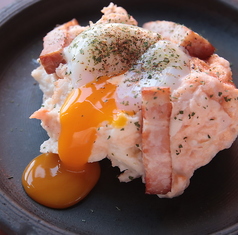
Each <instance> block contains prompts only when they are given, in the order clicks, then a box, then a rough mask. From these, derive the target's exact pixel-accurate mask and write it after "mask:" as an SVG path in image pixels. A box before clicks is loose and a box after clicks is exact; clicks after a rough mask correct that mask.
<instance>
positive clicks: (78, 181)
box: [22, 77, 126, 208]
mask: <svg viewBox="0 0 238 235" xmlns="http://www.w3.org/2000/svg"><path fill="white" fill-rule="evenodd" d="M108 79H109V78H108V77H100V78H99V79H97V80H96V81H94V82H92V83H89V84H87V85H85V86H83V87H81V88H79V89H75V90H73V91H72V93H71V94H70V95H69V97H68V98H67V100H66V101H65V103H64V105H63V106H62V108H61V112H60V123H61V133H60V137H59V140H58V151H59V155H57V154H52V153H49V154H42V155H40V156H38V157H36V158H35V159H34V160H33V161H32V162H31V163H30V164H29V165H28V166H27V167H26V169H25V171H24V173H23V176H22V184H23V187H24V189H25V191H26V192H27V194H28V195H29V196H30V197H32V198H33V199H34V200H35V201H37V202H39V203H40V204H42V205H45V206H48V207H52V208H66V207H69V206H72V205H74V204H76V203H77V202H79V201H80V200H81V199H83V198H84V197H85V196H86V195H87V194H88V193H89V192H90V191H91V189H92V188H93V187H94V185H95V184H96V182H97V181H98V179H99V176H100V167H99V163H87V162H88V158H89V156H90V154H91V150H92V147H93V143H94V141H95V140H96V137H97V136H96V131H97V128H98V127H99V125H100V124H101V123H102V122H108V123H112V124H113V125H114V126H115V127H120V126H123V125H125V123H126V117H125V115H123V114H122V113H120V114H119V115H117V114H118V113H117V112H118V110H117V107H116V102H115V99H114V93H115V90H116V86H115V85H113V84H110V83H108V82H107V80H108Z"/></svg>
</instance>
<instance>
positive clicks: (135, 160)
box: [31, 3, 238, 198]
mask: <svg viewBox="0 0 238 235" xmlns="http://www.w3.org/2000/svg"><path fill="white" fill-rule="evenodd" d="M102 13H103V15H102V17H101V19H100V20H98V21H97V22H96V23H92V22H90V23H89V25H88V26H85V27H84V26H80V25H79V24H78V22H77V21H76V20H75V19H74V20H72V21H70V22H67V23H65V24H63V25H60V26H58V27H56V28H55V29H53V30H52V31H51V32H49V33H48V34H47V35H46V36H45V38H44V48H43V50H42V52H41V54H40V57H39V60H38V61H39V63H40V66H39V67H38V68H37V69H35V70H34V71H33V72H32V76H33V77H34V78H35V80H36V81H38V82H39V86H40V89H41V90H42V91H43V104H42V106H41V108H40V109H39V110H37V111H36V112H35V113H34V114H32V116H31V118H37V119H40V120H41V121H42V127H43V128H44V129H45V130H46V131H47V133H48V135H49V139H48V140H47V141H45V142H44V143H43V144H42V145H41V152H42V153H55V154H59V157H60V159H61V161H62V162H63V163H64V164H65V165H67V166H69V167H72V168H74V167H75V169H77V167H78V168H80V166H81V165H82V164H85V163H87V162H98V161H100V160H102V159H104V158H106V157H107V158H108V159H110V160H111V163H112V165H113V166H117V167H119V169H120V171H121V174H120V176H119V180H120V181H121V182H129V181H131V180H133V179H135V178H138V177H142V180H143V182H144V183H145V187H146V193H148V194H157V195H158V196H159V197H169V198H172V197H175V196H178V195H180V194H182V193H183V192H184V190H185V189H186V188H187V186H188V185H189V181H190V178H191V177H192V175H193V173H194V171H195V170H196V169H197V168H199V167H201V166H203V165H206V164H207V163H209V162H210V161H211V160H212V158H213V157H214V156H215V155H216V154H217V153H218V152H219V151H221V150H223V149H225V148H229V147H230V146H231V144H232V143H233V141H234V140H235V139H236V137H237V133H238V122H237V120H238V90H237V89H236V87H235V85H234V83H233V82H232V72H231V69H230V64H229V62H228V61H227V60H225V59H223V58H222V57H219V56H218V55H217V54H214V51H215V49H214V47H213V46H212V45H211V44H210V42H208V41H207V40H206V39H204V38H203V37H202V36H200V35H198V34H197V33H195V32H193V31H192V30H190V29H188V28H187V27H185V26H183V25H180V24H176V23H173V22H168V21H153V22H148V23H145V24H144V25H143V27H139V26H137V21H136V20H135V19H134V18H133V17H132V16H130V15H129V14H128V13H127V12H126V10H125V9H123V8H122V7H117V6H116V5H114V4H113V3H111V4H110V5H109V6H108V7H104V8H103V10H102Z"/></svg>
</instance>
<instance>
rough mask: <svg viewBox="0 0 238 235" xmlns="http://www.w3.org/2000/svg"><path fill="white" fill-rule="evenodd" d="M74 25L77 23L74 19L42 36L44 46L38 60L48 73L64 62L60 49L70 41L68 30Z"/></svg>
mask: <svg viewBox="0 0 238 235" xmlns="http://www.w3.org/2000/svg"><path fill="white" fill-rule="evenodd" d="M74 25H78V22H77V20H75V19H73V20H71V21H69V22H67V23H65V24H63V25H60V26H58V27H56V28H55V29H53V30H52V31H50V32H49V33H48V34H47V35H46V36H45V37H44V48H43V50H42V52H41V54H40V61H41V64H42V65H43V67H44V68H45V71H46V72H47V73H48V74H51V73H54V72H55V69H56V68H57V67H58V66H59V64H60V63H65V61H64V59H63V56H62V50H63V48H64V47H66V46H68V45H69V44H70V42H71V41H69V37H68V31H69V28H70V27H71V26H74Z"/></svg>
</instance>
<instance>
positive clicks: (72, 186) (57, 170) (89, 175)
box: [22, 153, 100, 209]
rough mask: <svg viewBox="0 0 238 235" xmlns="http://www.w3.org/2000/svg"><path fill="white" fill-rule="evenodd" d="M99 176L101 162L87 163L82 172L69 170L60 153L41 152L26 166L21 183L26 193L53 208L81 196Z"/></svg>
mask: <svg viewBox="0 0 238 235" xmlns="http://www.w3.org/2000/svg"><path fill="white" fill-rule="evenodd" d="M99 176H100V166H99V163H97V162H96V163H87V164H86V165H85V166H84V169H83V170H82V171H79V172H72V171H69V170H68V169H67V168H66V167H65V166H64V165H63V164H62V162H61V161H60V159H59V157H58V155H57V154H53V153H48V154H41V155H39V156H38V157H36V158H35V159H33V160H32V161H31V162H30V163H29V165H28V166H27V167H26V169H25V171H24V172H23V176H22V184H23V187H24V189H25V191H26V192H27V194H28V195H29V196H30V197H31V198H32V199H34V200H35V201H37V202H38V203H40V204H42V205H45V206H48V207H51V208H58V209H59V208H66V207H69V206H72V205H74V204H76V203H77V202H79V201H80V200H82V199H83V198H84V197H85V196H86V195H87V194H88V193H89V192H90V191H91V190H92V188H93V187H94V186H95V184H96V183H97V181H98V178H99Z"/></svg>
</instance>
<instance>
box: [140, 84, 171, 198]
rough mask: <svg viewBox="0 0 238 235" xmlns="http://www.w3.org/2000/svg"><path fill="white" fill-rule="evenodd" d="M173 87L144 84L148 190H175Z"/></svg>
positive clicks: (162, 192)
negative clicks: (171, 94)
mask: <svg viewBox="0 0 238 235" xmlns="http://www.w3.org/2000/svg"><path fill="white" fill-rule="evenodd" d="M171 110H172V104H171V102H170V88H167V87H166V88H160V87H145V88H142V118H143V127H142V154H143V164H144V167H145V178H144V180H145V185H146V193H148V194H166V193H168V192H170V191H171V185H172V162H171V161H172V160H171V154H170V135H169V126H170V116H171Z"/></svg>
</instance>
